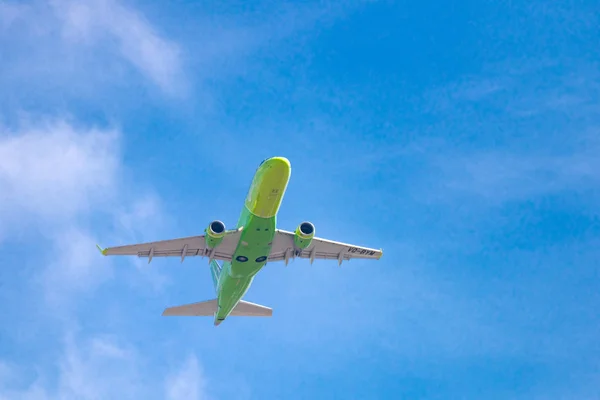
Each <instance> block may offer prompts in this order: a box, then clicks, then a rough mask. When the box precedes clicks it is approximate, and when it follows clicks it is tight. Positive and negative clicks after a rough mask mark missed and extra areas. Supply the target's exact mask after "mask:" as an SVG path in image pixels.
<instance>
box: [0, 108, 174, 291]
mask: <svg viewBox="0 0 600 400" xmlns="http://www.w3.org/2000/svg"><path fill="white" fill-rule="evenodd" d="M120 138H121V134H120V132H119V131H118V130H116V129H100V128H94V127H92V128H89V127H82V126H77V125H76V124H72V123H70V122H68V121H67V120H64V119H52V120H43V121H37V122H31V121H29V122H24V123H23V125H22V126H20V127H18V128H16V129H11V130H8V129H4V131H3V132H2V133H1V134H0V185H1V186H2V188H3V192H2V194H1V195H0V210H1V211H0V219H1V225H0V226H1V227H2V228H1V229H2V233H3V234H4V238H5V240H8V239H9V238H10V239H11V241H12V242H16V243H19V242H20V241H30V240H37V241H38V242H39V241H40V240H42V239H43V243H44V244H43V245H41V246H38V247H37V251H36V253H35V254H36V256H37V257H41V260H42V261H43V262H47V264H45V265H46V267H45V268H44V269H42V271H39V272H40V275H39V276H38V277H37V278H36V279H38V282H39V283H41V284H42V287H43V288H44V290H45V291H46V294H47V295H48V296H49V297H48V300H52V301H59V300H60V298H63V297H65V296H67V298H68V297H69V296H71V295H73V294H75V293H82V292H85V291H88V292H89V291H90V290H92V289H93V288H95V287H97V285H99V284H101V283H102V282H104V281H105V280H106V279H109V278H110V276H111V275H112V272H111V269H110V263H108V266H104V267H102V268H98V262H99V261H100V260H101V257H100V256H99V253H98V252H97V250H96V249H95V242H96V241H97V239H98V238H97V237H94V236H95V235H97V233H92V230H91V229H90V228H89V225H90V223H91V222H92V221H94V219H93V218H97V215H98V213H99V214H100V215H104V217H105V218H108V219H109V220H112V221H114V225H113V226H114V228H113V229H111V231H112V234H113V235H114V237H116V239H115V240H119V238H120V239H121V240H127V239H129V240H132V238H133V237H135V238H136V239H137V240H142V239H143V238H144V234H148V233H149V232H150V234H151V232H152V231H153V229H154V228H153V227H156V228H158V227H159V226H162V227H164V226H165V225H164V222H165V221H166V219H165V216H164V215H162V211H161V205H160V199H159V198H157V197H156V195H155V194H152V193H151V192H149V191H146V192H142V193H141V194H140V193H136V192H135V191H134V190H131V189H128V187H130V184H129V183H128V182H127V181H126V180H125V179H124V178H123V176H124V175H126V174H125V171H126V169H125V167H124V165H123V163H122V160H121V158H120V154H121V152H120ZM144 221H151V222H148V223H144ZM141 227H144V228H145V229H143V230H141ZM104 229H106V228H104ZM96 232H98V230H96ZM140 273H141V275H142V276H144V274H143V271H140ZM153 274H155V272H152V273H150V274H149V275H148V274H146V276H147V277H148V279H150V280H151V281H152V282H154V283H155V284H159V283H160V282H162V280H161V278H160V277H159V276H154V275H153ZM159 286H160V285H159ZM157 287H158V286H157Z"/></svg>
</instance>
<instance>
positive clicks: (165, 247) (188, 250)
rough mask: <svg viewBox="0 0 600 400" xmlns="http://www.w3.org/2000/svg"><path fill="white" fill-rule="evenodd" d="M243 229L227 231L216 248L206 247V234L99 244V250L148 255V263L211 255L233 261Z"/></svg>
mask: <svg viewBox="0 0 600 400" xmlns="http://www.w3.org/2000/svg"><path fill="white" fill-rule="evenodd" d="M240 233H241V230H240V229H238V230H231V231H227V233H226V234H225V237H224V238H223V241H222V242H221V243H220V244H219V245H218V246H217V247H216V248H214V249H212V254H211V249H208V248H207V247H206V241H205V236H204V235H199V236H190V237H184V238H179V239H170V240H161V241H158V242H147V243H138V244H131V245H125V246H117V247H108V248H106V249H103V248H101V247H100V246H98V245H97V247H98V250H100V252H101V253H102V255H105V256H138V257H147V258H148V263H150V261H152V258H153V257H180V258H181V261H182V262H183V260H184V258H185V257H194V256H200V257H210V258H212V259H215V260H222V261H231V257H232V256H233V253H234V252H235V248H236V247H237V244H238V242H239V240H240Z"/></svg>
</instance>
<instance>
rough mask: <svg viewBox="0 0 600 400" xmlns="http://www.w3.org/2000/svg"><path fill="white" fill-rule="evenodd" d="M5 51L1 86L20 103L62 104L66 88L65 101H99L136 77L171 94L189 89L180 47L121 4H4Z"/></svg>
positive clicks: (0, 25) (63, 0) (0, 12)
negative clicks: (50, 100)
mask: <svg viewBox="0 0 600 400" xmlns="http://www.w3.org/2000/svg"><path fill="white" fill-rule="evenodd" d="M0 46H2V52H3V60H2V63H0V85H2V86H6V88H12V87H14V89H11V90H14V91H17V92H18V93H16V95H18V96H17V97H26V98H27V97H28V96H31V95H34V96H35V97H36V98H42V97H44V96H51V97H54V98H55V94H56V93H55V91H56V90H57V88H60V90H59V93H60V95H61V98H60V99H59V100H61V101H62V100H63V99H64V98H65V96H68V95H73V94H75V95H76V96H81V95H87V96H88V97H91V98H94V99H99V98H101V97H102V96H101V95H100V93H102V91H103V90H104V89H105V87H112V86H114V85H116V84H117V85H118V84H122V83H129V82H131V81H132V79H135V78H136V76H135V74H134V75H133V76H132V75H130V74H129V73H128V72H129V70H133V71H135V72H138V73H140V74H141V76H142V77H143V78H145V79H148V80H149V81H150V82H152V83H153V84H155V85H156V86H158V87H159V88H160V89H161V90H162V91H163V92H164V93H167V94H170V95H178V94H182V93H183V92H182V91H183V90H184V89H185V87H186V85H185V84H184V81H185V80H186V78H185V74H184V72H183V65H182V61H181V54H182V51H181V49H180V46H179V45H178V44H177V43H175V42H174V41H172V40H169V39H167V38H166V37H165V34H164V33H162V32H158V30H157V29H156V28H155V27H154V26H153V25H152V24H151V23H150V22H149V21H148V20H146V19H145V18H144V17H143V15H142V14H141V13H140V12H139V11H137V10H135V9H132V8H130V7H128V6H126V5H124V4H122V3H121V2H119V1H117V0H90V1H85V2H78V1H72V0H52V1H50V2H46V1H39V0H33V1H29V2H25V3H17V2H6V3H2V5H0ZM17 83H18V84H17ZM46 91H48V92H50V93H45V92H46ZM46 103H47V102H44V103H43V104H46Z"/></svg>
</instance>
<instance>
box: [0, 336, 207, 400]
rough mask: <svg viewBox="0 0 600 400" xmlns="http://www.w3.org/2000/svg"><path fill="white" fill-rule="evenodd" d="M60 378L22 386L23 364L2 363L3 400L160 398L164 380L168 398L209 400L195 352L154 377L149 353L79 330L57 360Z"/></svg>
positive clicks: (0, 390)
mask: <svg viewBox="0 0 600 400" xmlns="http://www.w3.org/2000/svg"><path fill="white" fill-rule="evenodd" d="M51 363H52V364H54V365H56V366H57V367H58V368H57V377H56V382H55V383H49V382H52V381H53V379H49V377H48V376H47V374H46V373H39V372H38V373H37V374H36V375H37V377H36V378H35V379H34V380H33V382H31V383H29V384H25V385H19V384H18V382H17V381H18V380H22V379H17V378H19V377H18V376H17V375H18V374H19V373H23V370H22V369H19V368H16V367H14V366H12V368H11V367H10V366H8V365H7V364H2V363H0V400H13V399H31V400H45V399H58V400H71V399H73V400H95V399H117V398H118V399H141V398H146V399H154V398H163V397H162V396H160V394H159V393H160V388H161V386H162V385H164V386H165V387H167V388H168V389H167V390H168V391H167V396H168V397H167V398H168V399H173V400H177V399H184V398H185V399H190V400H200V399H206V396H205V392H204V387H203V384H202V383H203V382H204V377H203V375H202V372H201V370H200V366H199V364H198V361H197V360H196V358H195V357H193V356H190V357H189V358H188V360H187V362H186V364H185V365H184V366H183V368H182V369H181V370H180V371H173V372H172V373H171V375H170V377H169V378H167V379H166V380H165V381H161V380H153V379H152V378H150V377H149V374H148V370H149V369H152V366H151V365H148V364H147V363H146V362H145V361H144V358H143V357H141V355H140V354H139V353H138V351H136V349H135V348H133V347H132V346H131V345H129V344H127V343H122V342H120V341H118V340H116V339H115V338H113V337H110V336H104V335H95V336H91V337H88V338H87V339H86V338H82V337H77V336H76V335H74V334H73V333H68V334H66V335H65V337H64V340H63V347H62V349H61V352H60V355H59V356H58V358H57V359H55V360H51Z"/></svg>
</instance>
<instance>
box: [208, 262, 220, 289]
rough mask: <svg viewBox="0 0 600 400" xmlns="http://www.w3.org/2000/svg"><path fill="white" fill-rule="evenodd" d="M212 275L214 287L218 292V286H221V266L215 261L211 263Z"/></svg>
mask: <svg viewBox="0 0 600 400" xmlns="http://www.w3.org/2000/svg"><path fill="white" fill-rule="evenodd" d="M210 275H211V276H212V281H213V286H214V288H215V292H216V291H217V286H218V285H219V276H221V266H220V265H219V263H218V262H217V261H215V260H212V261H211V262H210Z"/></svg>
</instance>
